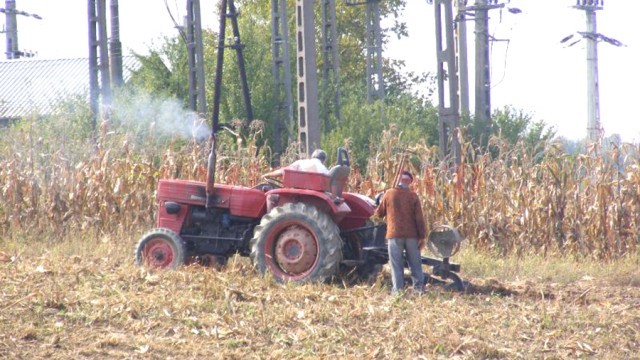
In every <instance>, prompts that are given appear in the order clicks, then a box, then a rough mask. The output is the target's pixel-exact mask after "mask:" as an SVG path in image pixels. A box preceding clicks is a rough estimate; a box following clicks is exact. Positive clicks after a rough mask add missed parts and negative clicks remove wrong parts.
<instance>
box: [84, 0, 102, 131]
mask: <svg viewBox="0 0 640 360" xmlns="http://www.w3.org/2000/svg"><path fill="white" fill-rule="evenodd" d="M97 1H98V0H87V2H88V3H87V9H88V14H87V18H88V19H89V104H90V107H91V114H92V127H93V130H94V131H95V129H97V116H98V112H99V111H100V103H99V102H100V83H99V82H98V74H99V73H100V68H98V46H99V43H98V10H97V8H96V2H97Z"/></svg>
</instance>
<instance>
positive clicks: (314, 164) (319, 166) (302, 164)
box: [262, 149, 329, 178]
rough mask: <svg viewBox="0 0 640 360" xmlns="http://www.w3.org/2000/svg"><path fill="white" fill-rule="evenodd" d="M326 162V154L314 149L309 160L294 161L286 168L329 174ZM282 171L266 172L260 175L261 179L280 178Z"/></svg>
mask: <svg viewBox="0 0 640 360" xmlns="http://www.w3.org/2000/svg"><path fill="white" fill-rule="evenodd" d="M326 161H327V153H326V152H325V151H324V150H322V149H316V150H314V151H313V153H312V154H311V158H309V159H300V160H296V161H294V162H293V163H292V164H291V165H289V166H287V167H286V168H287V169H293V170H300V171H309V172H317V173H321V174H327V173H329V170H328V169H327V167H326V166H325V165H324V163H325V162H326ZM282 169H283V168H280V169H276V170H273V171H271V172H268V173H266V174H264V175H262V177H263V178H277V177H282Z"/></svg>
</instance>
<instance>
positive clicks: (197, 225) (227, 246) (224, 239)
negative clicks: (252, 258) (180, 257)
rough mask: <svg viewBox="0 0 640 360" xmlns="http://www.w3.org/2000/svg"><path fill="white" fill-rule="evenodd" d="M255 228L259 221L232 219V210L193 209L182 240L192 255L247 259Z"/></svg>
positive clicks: (201, 207) (241, 218)
mask: <svg viewBox="0 0 640 360" xmlns="http://www.w3.org/2000/svg"><path fill="white" fill-rule="evenodd" d="M255 225H256V219H252V218H247V217H240V216H234V215H231V214H230V212H229V209H218V208H214V209H210V210H207V209H206V208H205V207H204V206H191V207H190V208H189V215H188V216H187V218H186V219H185V223H184V225H183V227H182V230H181V232H180V236H181V237H182V239H183V240H184V242H185V247H186V250H187V253H188V254H198V255H199V254H212V255H221V256H225V257H228V256H230V255H231V254H234V253H237V252H239V253H240V254H241V255H245V256H247V255H248V248H249V247H248V244H249V240H251V236H252V234H253V227H254V226H255Z"/></svg>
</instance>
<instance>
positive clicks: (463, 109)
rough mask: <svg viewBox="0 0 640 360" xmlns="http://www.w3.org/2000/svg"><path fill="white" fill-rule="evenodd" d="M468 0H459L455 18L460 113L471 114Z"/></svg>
mask: <svg viewBox="0 0 640 360" xmlns="http://www.w3.org/2000/svg"><path fill="white" fill-rule="evenodd" d="M466 6H467V0H457V1H456V7H457V15H456V18H455V25H454V29H455V37H456V45H457V48H456V50H457V51H456V58H457V60H458V62H457V64H458V77H459V80H460V114H461V115H462V117H468V116H469V65H468V61H467V60H468V56H467V14H466Z"/></svg>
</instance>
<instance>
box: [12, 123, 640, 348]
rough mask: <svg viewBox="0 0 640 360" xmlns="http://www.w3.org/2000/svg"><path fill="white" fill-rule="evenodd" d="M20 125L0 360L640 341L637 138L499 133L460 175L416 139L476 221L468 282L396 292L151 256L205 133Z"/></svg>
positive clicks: (437, 215) (198, 166)
mask: <svg viewBox="0 0 640 360" xmlns="http://www.w3.org/2000/svg"><path fill="white" fill-rule="evenodd" d="M15 134H16V135H15V136H14V138H13V139H11V140H8V139H7V140H6V141H5V142H4V145H3V148H2V149H1V150H0V154H1V155H0V184H1V189H0V190H1V191H0V235H1V236H2V240H1V242H0V358H3V357H6V358H158V359H168V358H180V359H182V358H196V357H200V356H210V357H214V358H325V357H330V356H332V357H333V356H337V357H340V358H402V359H405V358H420V357H422V358H450V357H453V358H509V359H511V358H566V357H575V356H595V357H597V358H611V359H614V358H633V357H634V356H637V349H638V348H640V333H639V330H638V329H639V328H638V325H637V324H638V323H640V273H639V272H638V270H637V269H638V261H639V260H638V254H637V251H638V241H639V234H638V228H637V223H638V221H640V198H639V196H640V169H639V163H638V157H637V153H638V149H637V148H635V147H632V146H629V147H621V148H615V149H613V150H611V151H609V152H606V153H604V154H596V153H595V152H594V153H592V154H586V155H577V156H569V155H566V154H563V153H561V152H560V151H559V150H558V149H556V148H554V146H553V145H549V146H548V147H547V148H546V149H545V152H544V153H543V154H542V155H540V154H534V153H532V152H531V151H530V150H529V149H526V148H524V147H516V148H507V147H506V145H503V144H501V143H500V142H499V140H498V139H495V140H494V141H495V142H494V146H495V147H496V148H497V149H499V151H498V154H499V155H497V156H495V157H493V158H491V157H490V156H489V155H484V154H474V153H473V151H472V150H471V149H470V146H468V145H467V146H466V148H465V153H466V154H468V156H467V160H466V162H465V163H464V164H463V166H462V167H461V168H460V169H459V170H458V171H456V172H452V171H450V170H449V169H447V168H442V167H441V166H439V165H438V164H439V162H438V160H437V152H436V149H433V148H430V147H426V146H421V145H415V146H412V147H411V148H410V149H409V150H408V152H409V153H410V156H409V162H408V167H409V168H410V169H411V170H413V171H414V172H415V173H416V174H417V175H418V176H417V178H416V179H417V181H416V183H415V185H416V190H417V191H418V192H419V194H420V196H421V198H422V200H423V202H424V210H425V216H426V218H427V222H428V224H429V225H430V226H434V225H435V224H438V223H448V224H452V225H455V226H456V227H457V228H458V229H460V230H461V232H462V233H463V234H465V236H466V241H465V249H464V251H463V253H462V254H461V256H460V257H459V258H457V259H456V260H457V261H459V262H461V263H462V269H463V277H464V278H465V279H467V280H469V281H470V283H471V284H470V287H469V291H468V292H467V293H465V294H452V293H448V292H445V291H443V290H441V289H439V288H437V287H433V288H429V289H428V292H427V294H426V295H425V296H421V297H417V296H413V295H411V294H407V295H405V296H404V297H390V296H389V295H388V283H389V281H388V278H387V275H386V273H385V274H383V275H382V276H381V277H380V278H379V279H378V281H377V282H376V283H375V284H373V285H371V286H356V287H348V286H342V285H341V284H308V285H298V286H295V285H279V284H276V283H275V282H273V281H271V280H270V279H269V278H267V279H264V278H261V277H259V276H257V274H256V273H255V272H254V271H253V269H252V267H251V265H250V264H249V262H248V260H247V259H245V258H233V259H232V260H231V261H230V264H229V266H228V267H227V268H225V269H224V270H223V271H221V272H218V271H215V270H213V269H210V268H204V267H199V266H193V267H186V268H183V269H180V270H177V271H170V272H152V271H148V270H146V269H141V268H135V267H134V266H133V256H132V254H133V249H134V245H135V242H136V240H137V237H138V236H139V235H140V234H141V233H142V232H143V231H144V230H146V229H148V228H149V227H151V226H153V223H154V215H155V203H154V192H155V187H156V183H157V180H158V179H159V178H184V179H198V180H204V177H205V172H206V170H205V159H206V154H207V144H206V143H198V142H195V141H191V142H184V141H179V140H175V141H172V142H169V143H165V144H164V145H162V146H154V145H153V140H154V139H151V138H149V139H145V140H146V142H147V143H148V146H146V147H144V148H143V147H141V146H140V145H135V144H134V143H135V142H134V141H133V140H131V139H130V138H129V137H128V136H127V135H126V134H115V135H114V134H110V133H107V132H106V131H103V132H102V134H101V135H100V137H99V138H98V140H97V141H96V142H95V143H94V144H90V145H87V146H86V148H85V149H84V150H83V151H82V152H81V153H74V154H69V153H67V151H68V150H65V147H64V143H63V144H57V145H53V144H52V143H47V142H46V140H45V141H40V140H39V141H31V138H30V137H29V135H20V134H21V133H19V132H17V133H15ZM20 136H24V137H23V138H21V137H20ZM256 143H257V142H256V137H255V136H254V137H249V138H248V139H245V140H243V141H240V140H238V141H226V142H223V143H222V144H220V148H219V155H218V166H217V174H216V178H217V182H223V183H233V184H244V185H249V186H251V185H255V184H256V183H257V182H258V181H259V179H260V174H262V173H263V172H266V171H267V170H268V167H269V166H268V161H267V157H266V155H265V154H264V152H263V151H262V150H260V151H258V149H257V146H256ZM22 144H29V145H27V146H24V145H22ZM138 144H139V142H138ZM398 149H406V147H405V146H404V145H402V144H401V143H400V141H399V136H397V134H394V132H393V131H389V132H388V133H385V134H383V139H382V141H381V142H380V144H379V146H378V147H373V148H372V154H371V155H370V156H369V157H368V164H367V165H368V167H367V170H366V171H365V170H361V169H359V168H357V167H354V169H353V172H352V177H351V190H352V191H357V192H361V193H364V194H368V195H374V194H375V193H376V192H378V191H380V190H382V189H384V188H385V187H387V186H388V184H389V182H390V179H392V177H393V174H394V173H395V170H396V169H395V165H396V164H397V161H398V158H399V156H400V152H401V151H398ZM256 154H257V155H256ZM289 156H290V157H293V156H292V155H291V154H290V155H289ZM352 156H353V154H352ZM613 164H624V166H614V165H613ZM531 259H539V261H537V262H535V261H534V262H528V261H531ZM496 279H500V280H496Z"/></svg>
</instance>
